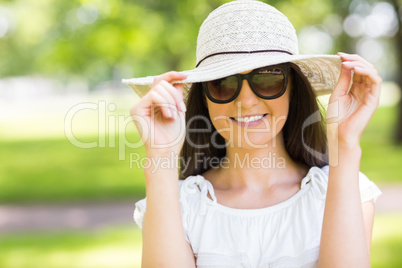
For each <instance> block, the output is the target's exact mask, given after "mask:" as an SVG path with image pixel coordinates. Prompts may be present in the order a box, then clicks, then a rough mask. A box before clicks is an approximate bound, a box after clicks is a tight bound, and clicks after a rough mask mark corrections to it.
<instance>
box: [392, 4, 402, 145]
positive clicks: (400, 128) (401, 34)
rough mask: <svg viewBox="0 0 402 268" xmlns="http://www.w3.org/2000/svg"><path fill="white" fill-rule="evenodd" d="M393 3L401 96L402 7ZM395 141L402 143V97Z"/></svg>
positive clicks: (397, 79) (397, 81) (397, 80)
mask: <svg viewBox="0 0 402 268" xmlns="http://www.w3.org/2000/svg"><path fill="white" fill-rule="evenodd" d="M390 2H391V4H392V5H393V7H394V10H395V12H396V14H397V16H398V26H399V29H398V32H397V34H396V35H395V37H394V38H395V45H396V54H397V55H395V56H396V58H397V62H398V67H397V68H398V72H397V77H396V83H397V84H398V86H399V89H400V91H401V96H402V23H401V20H402V14H401V13H402V8H400V7H399V6H400V5H399V3H398V0H391V1H390ZM395 142H396V144H402V98H401V100H400V101H399V105H398V116H397V122H396V132H395Z"/></svg>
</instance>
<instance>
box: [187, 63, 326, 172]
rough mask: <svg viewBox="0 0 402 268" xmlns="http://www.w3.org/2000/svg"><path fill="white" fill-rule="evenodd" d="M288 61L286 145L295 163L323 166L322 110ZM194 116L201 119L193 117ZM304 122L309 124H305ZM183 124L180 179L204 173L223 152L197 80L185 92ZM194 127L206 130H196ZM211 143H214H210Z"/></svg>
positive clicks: (312, 91) (307, 82)
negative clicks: (184, 137)
mask: <svg viewBox="0 0 402 268" xmlns="http://www.w3.org/2000/svg"><path fill="white" fill-rule="evenodd" d="M289 64H290V66H291V75H290V77H291V78H292V81H293V83H292V85H293V86H292V90H291V93H290V105H289V114H288V118H287V120H286V123H285V125H284V127H283V130H282V132H283V137H284V142H285V147H286V150H287V152H288V153H289V155H290V157H291V158H292V159H293V160H295V161H296V162H299V163H302V164H305V165H307V166H309V167H312V166H318V167H322V166H324V165H326V164H327V163H328V155H327V154H326V152H327V139H326V135H325V119H324V116H323V115H322V110H323V109H320V108H319V103H318V101H317V96H316V94H315V91H314V90H313V89H312V87H311V85H310V83H309V81H308V80H307V78H306V77H305V76H304V75H303V73H302V72H301V70H300V68H299V67H298V66H297V65H296V64H293V63H289ZM196 118H202V119H203V120H194V119H196ZM206 120H207V121H206ZM306 122H311V123H312V124H308V126H305V125H306ZM313 122H315V123H313ZM186 123H187V129H186V139H185V141H184V144H183V148H182V150H181V164H183V163H185V165H181V166H180V179H185V178H187V177H188V176H191V175H198V174H202V173H204V172H205V171H207V170H208V169H210V168H211V167H213V166H214V165H217V164H218V161H217V160H220V159H222V158H223V157H224V156H225V155H226V148H225V140H224V138H223V137H222V136H221V135H220V134H219V133H218V132H217V130H216V129H215V127H214V126H213V124H212V122H211V119H210V118H209V113H208V108H207V105H206V100H205V94H204V92H203V89H202V85H201V84H200V83H194V84H193V85H192V86H191V88H190V91H189V93H188V96H187V113H186ZM189 128H191V129H192V131H189ZM208 128H209V129H208ZM195 129H198V130H200V129H203V130H205V131H201V132H195V131H194V130H195ZM211 143H212V144H214V146H209V145H210V144H211ZM303 143H304V144H303ZM194 145H198V146H194ZM306 147H307V148H306Z"/></svg>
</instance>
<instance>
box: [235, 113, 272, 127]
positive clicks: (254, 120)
mask: <svg viewBox="0 0 402 268" xmlns="http://www.w3.org/2000/svg"><path fill="white" fill-rule="evenodd" d="M267 115H268V114H257V115H246V116H236V117H230V119H231V120H232V121H234V122H235V123H236V124H237V125H239V126H241V127H245V126H247V127H254V126H257V125H259V124H261V123H262V122H263V121H264V118H266V116H267Z"/></svg>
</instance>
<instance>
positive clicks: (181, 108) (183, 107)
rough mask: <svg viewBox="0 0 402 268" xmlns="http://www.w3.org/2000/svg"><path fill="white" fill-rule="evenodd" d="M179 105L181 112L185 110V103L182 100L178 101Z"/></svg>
mask: <svg viewBox="0 0 402 268" xmlns="http://www.w3.org/2000/svg"><path fill="white" fill-rule="evenodd" d="M179 106H180V110H182V111H183V112H186V111H187V108H186V104H184V101H182V102H180V105H179Z"/></svg>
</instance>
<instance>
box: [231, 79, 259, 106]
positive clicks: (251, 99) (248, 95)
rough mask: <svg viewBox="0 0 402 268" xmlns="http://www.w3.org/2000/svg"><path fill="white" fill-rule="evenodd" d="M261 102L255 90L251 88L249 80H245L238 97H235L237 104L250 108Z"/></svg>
mask: <svg viewBox="0 0 402 268" xmlns="http://www.w3.org/2000/svg"><path fill="white" fill-rule="evenodd" d="M258 102H259V98H258V96H257V95H255V93H254V92H253V90H252V89H251V87H250V85H249V83H248V81H247V80H246V79H244V80H243V82H242V86H241V90H240V93H239V95H238V96H237V98H236V99H235V104H239V105H240V106H242V107H244V108H250V107H252V106H254V105H255V104H257V103H258Z"/></svg>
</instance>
